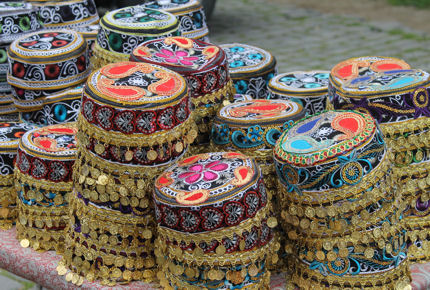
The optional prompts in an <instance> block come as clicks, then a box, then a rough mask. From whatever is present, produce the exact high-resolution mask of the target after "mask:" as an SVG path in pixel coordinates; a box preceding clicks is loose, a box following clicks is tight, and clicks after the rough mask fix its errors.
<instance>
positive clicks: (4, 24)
mask: <svg viewBox="0 0 430 290" xmlns="http://www.w3.org/2000/svg"><path fill="white" fill-rule="evenodd" d="M0 27H1V30H0V44H9V43H11V42H12V41H13V40H15V39H17V38H19V37H21V36H23V35H24V34H27V33H31V32H34V31H37V30H40V29H42V28H43V25H42V24H41V23H40V22H39V19H38V14H37V9H35V8H34V7H33V6H32V5H31V4H30V3H25V2H24V3H22V2H1V3H0Z"/></svg>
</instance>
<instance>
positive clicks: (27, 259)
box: [0, 228, 430, 290]
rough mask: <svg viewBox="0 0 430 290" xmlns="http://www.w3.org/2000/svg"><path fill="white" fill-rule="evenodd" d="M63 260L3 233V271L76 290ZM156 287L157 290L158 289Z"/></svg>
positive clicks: (427, 270) (419, 275)
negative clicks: (61, 270)
mask: <svg viewBox="0 0 430 290" xmlns="http://www.w3.org/2000/svg"><path fill="white" fill-rule="evenodd" d="M59 260H60V256H59V255H57V254H55V253H54V252H52V251H50V252H43V253H39V252H36V251H34V250H32V249H31V248H22V247H21V246H20V245H19V243H18V241H17V240H16V238H15V228H12V229H11V230H8V231H1V230H0V268H2V269H5V270H7V271H9V272H12V273H14V274H15V275H18V276H21V277H23V278H25V279H28V280H31V281H34V282H36V283H38V284H39V285H41V286H43V287H46V288H48V289H76V285H73V284H72V283H69V282H66V280H65V277H64V276H58V274H57V271H56V270H55V268H56V267H57V265H58V261H59ZM411 272H412V279H413V281H412V289H416V290H421V289H422V290H424V289H430V263H427V264H415V265H412V266H411ZM270 284H271V287H270V288H271V289H274V290H281V289H285V283H284V275H282V274H278V275H274V276H272V281H271V283H270ZM154 286H155V287H154ZM81 289H106V290H107V289H112V287H108V286H103V285H100V284H98V283H90V282H88V281H85V282H84V284H83V285H82V286H81ZM115 289H130V290H131V289H136V290H137V289H139V290H152V289H156V285H149V284H147V283H143V282H133V283H130V284H128V285H120V286H116V287H115Z"/></svg>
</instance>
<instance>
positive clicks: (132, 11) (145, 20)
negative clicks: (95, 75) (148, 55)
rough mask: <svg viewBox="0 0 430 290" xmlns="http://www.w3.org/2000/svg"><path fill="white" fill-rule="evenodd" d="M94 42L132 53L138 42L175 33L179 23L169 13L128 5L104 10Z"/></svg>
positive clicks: (122, 52)
mask: <svg viewBox="0 0 430 290" xmlns="http://www.w3.org/2000/svg"><path fill="white" fill-rule="evenodd" d="M100 26H101V28H100V31H99V33H98V36H97V44H98V45H99V46H100V47H101V48H102V49H104V50H106V51H112V52H116V53H121V54H131V53H132V51H133V49H134V48H135V47H136V46H138V45H139V44H140V43H142V42H144V41H147V40H149V39H153V38H162V37H166V36H171V35H178V34H180V32H179V22H178V20H177V19H176V17H175V16H174V15H172V14H170V13H168V12H163V11H160V10H155V9H149V8H145V7H143V6H131V7H125V8H121V9H118V10H114V11H111V12H109V13H107V14H106V15H105V16H103V18H102V19H101V20H100Z"/></svg>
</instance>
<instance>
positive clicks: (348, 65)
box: [330, 56, 411, 87]
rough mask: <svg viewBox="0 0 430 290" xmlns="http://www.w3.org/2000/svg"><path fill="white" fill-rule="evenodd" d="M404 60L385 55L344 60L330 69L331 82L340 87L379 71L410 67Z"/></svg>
mask: <svg viewBox="0 0 430 290" xmlns="http://www.w3.org/2000/svg"><path fill="white" fill-rule="evenodd" d="M410 68H411V67H410V65H409V64H407V63H406V62H405V61H404V60H401V59H398V58H394V57H385V56H362V57H354V58H350V59H347V60H344V61H342V62H340V63H338V64H337V65H335V66H334V67H333V68H332V69H331V71H330V82H331V83H332V85H334V86H336V87H338V86H340V85H341V84H342V83H344V82H346V81H348V80H351V79H354V78H357V77H361V76H367V75H372V74H374V73H377V72H384V71H390V70H401V69H410Z"/></svg>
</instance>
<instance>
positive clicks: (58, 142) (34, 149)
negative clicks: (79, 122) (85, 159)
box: [20, 123, 78, 160]
mask: <svg viewBox="0 0 430 290" xmlns="http://www.w3.org/2000/svg"><path fill="white" fill-rule="evenodd" d="M77 131H78V130H77V127H76V124H75V123H64V124H57V125H51V126H46V127H41V128H36V129H33V130H31V131H28V132H27V133H25V134H24V135H23V136H22V139H21V142H20V150H22V151H24V152H25V153H27V154H30V155H33V156H37V157H41V158H43V159H54V160H70V159H75V154H76V133H77Z"/></svg>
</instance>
